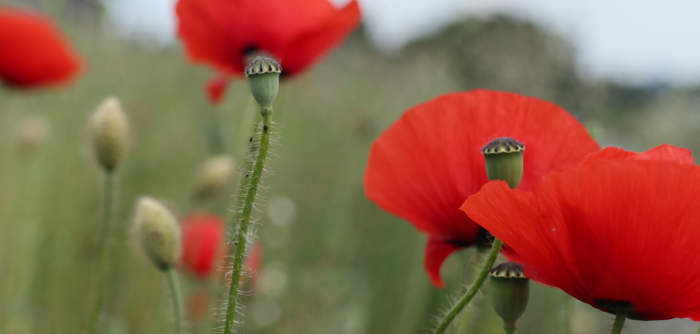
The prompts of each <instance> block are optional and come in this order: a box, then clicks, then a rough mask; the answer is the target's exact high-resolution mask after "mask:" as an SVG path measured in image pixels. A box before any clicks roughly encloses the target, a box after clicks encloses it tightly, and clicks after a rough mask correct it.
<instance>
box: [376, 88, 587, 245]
mask: <svg viewBox="0 0 700 334" xmlns="http://www.w3.org/2000/svg"><path fill="white" fill-rule="evenodd" d="M497 137H513V138H515V139H517V140H519V141H521V142H523V143H525V145H526V150H525V155H524V163H525V169H524V170H525V172H524V175H523V180H522V182H521V185H520V187H521V188H523V189H529V188H531V187H532V186H533V185H534V184H535V182H536V181H537V179H539V178H540V177H541V176H542V175H544V174H545V173H546V172H549V171H550V170H560V169H564V168H566V167H573V166H575V165H577V164H578V163H580V161H581V160H583V158H584V157H585V156H586V155H587V154H588V153H589V152H593V151H596V150H597V149H598V145H597V143H596V142H595V141H594V140H593V139H592V138H591V136H590V135H589V134H588V132H586V130H585V128H584V127H583V126H582V125H581V124H580V123H579V122H578V121H576V119H575V118H574V117H572V116H571V115H570V114H568V113H567V112H566V111H565V110H563V109H561V108H559V107H557V106H556V105H554V104H551V103H549V102H546V101H542V100H539V99H536V98H531V97H524V96H521V95H518V94H512V93H505V92H496V91H485V90H475V91H470V92H466V93H453V94H447V95H443V96H440V97H438V98H436V99H433V100H431V101H429V102H426V103H424V104H421V105H418V106H416V107H413V108H411V109H409V110H408V111H407V112H406V113H404V115H403V116H402V117H401V119H399V120H398V121H397V122H396V123H394V124H393V125H392V126H391V127H389V129H387V130H386V131H384V133H382V134H381V136H380V137H379V138H378V139H377V140H376V141H375V142H374V143H373V144H372V147H371V149H370V153H369V158H368V163H367V169H366V172H365V178H364V186H365V194H366V196H367V197H368V198H369V199H371V200H372V201H373V202H375V203H376V204H377V205H379V206H380V207H381V208H383V209H384V210H386V211H388V212H390V213H393V214H395V215H397V216H399V217H402V218H404V219H405V220H407V221H409V222H411V223H412V224H413V225H414V226H415V227H416V228H417V229H419V230H421V231H423V232H426V233H428V234H430V235H432V236H435V237H439V238H443V239H454V240H460V241H463V242H469V241H473V240H474V238H475V237H476V232H477V228H476V225H474V224H473V222H471V221H470V219H468V218H467V217H466V216H465V215H464V214H463V213H462V212H460V211H459V207H460V206H461V205H462V203H463V202H464V200H465V199H466V198H467V197H468V196H469V195H471V194H473V193H476V192H477V191H478V190H479V189H480V188H481V186H482V185H483V184H484V183H486V182H487V177H486V171H485V168H484V157H483V155H482V154H481V148H482V147H483V146H484V145H485V144H486V143H488V142H489V141H490V140H492V139H494V138H497Z"/></svg>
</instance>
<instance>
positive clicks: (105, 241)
mask: <svg viewBox="0 0 700 334" xmlns="http://www.w3.org/2000/svg"><path fill="white" fill-rule="evenodd" d="M113 183H114V176H113V174H112V173H106V174H105V176H104V189H103V193H102V217H101V220H100V221H101V225H100V227H99V228H98V237H97V264H96V266H95V268H96V276H97V281H96V282H95V288H94V293H93V296H94V297H93V298H94V302H93V306H92V313H91V315H90V318H89V319H90V320H89V321H90V322H89V323H88V333H97V332H98V331H97V328H98V323H99V321H100V315H101V313H102V307H103V306H104V298H105V291H104V289H105V285H106V284H105V281H106V280H107V276H108V275H107V273H108V271H109V252H110V240H111V238H110V237H109V233H110V223H111V220H112V197H113V191H114V189H113V188H114V185H113Z"/></svg>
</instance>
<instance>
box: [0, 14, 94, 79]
mask: <svg viewBox="0 0 700 334" xmlns="http://www.w3.org/2000/svg"><path fill="white" fill-rule="evenodd" d="M79 69H80V60H79V59H78V57H77V56H76V55H75V53H74V52H73V51H72V49H71V47H70V46H69V45H68V43H67V42H66V41H65V40H64V39H63V38H62V37H61V34H60V32H59V31H58V29H57V28H56V27H55V26H54V25H53V23H52V22H51V21H50V20H49V19H47V18H45V17H42V16H40V15H38V14H35V13H32V12H27V11H24V10H18V9H12V8H8V7H0V79H1V80H2V81H4V82H5V83H7V84H9V85H11V86H15V87H19V88H29V87H36V86H43V85H48V84H57V83H62V82H65V81H67V80H69V79H71V78H72V77H73V76H75V75H76V74H77V73H78V71H79Z"/></svg>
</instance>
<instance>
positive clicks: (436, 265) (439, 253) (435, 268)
mask: <svg viewBox="0 0 700 334" xmlns="http://www.w3.org/2000/svg"><path fill="white" fill-rule="evenodd" d="M462 247H463V246H459V245H457V244H456V243H453V242H449V241H447V240H442V239H438V238H435V237H428V242H427V244H426V245H425V258H424V262H423V265H424V267H425V271H426V272H427V273H428V276H429V277H430V281H431V282H433V285H435V286H436V287H438V288H443V287H445V283H443V282H442V279H441V278H440V268H442V264H443V263H444V262H445V260H446V259H447V257H448V256H450V254H452V253H454V252H456V251H457V250H459V249H460V248H462Z"/></svg>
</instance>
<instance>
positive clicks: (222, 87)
mask: <svg viewBox="0 0 700 334" xmlns="http://www.w3.org/2000/svg"><path fill="white" fill-rule="evenodd" d="M230 82H231V80H230V79H229V78H228V77H227V76H220V77H217V78H214V79H211V80H209V82H207V86H206V91H207V97H208V98H209V101H210V102H211V103H212V104H214V105H217V104H219V103H220V102H221V100H222V98H223V97H224V94H225V93H226V89H227V88H228V84H229V83H230Z"/></svg>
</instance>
